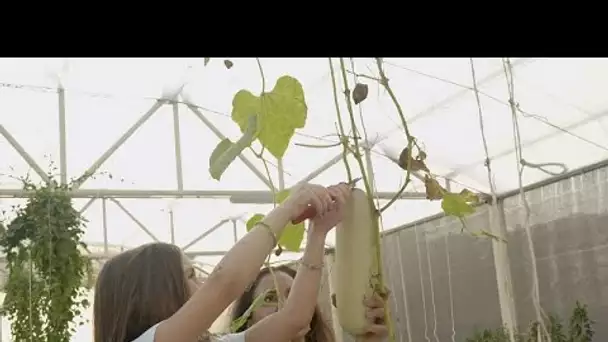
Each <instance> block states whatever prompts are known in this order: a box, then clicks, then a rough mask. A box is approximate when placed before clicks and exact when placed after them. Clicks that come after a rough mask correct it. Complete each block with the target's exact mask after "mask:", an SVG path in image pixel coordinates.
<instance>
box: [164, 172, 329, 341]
mask: <svg viewBox="0 0 608 342" xmlns="http://www.w3.org/2000/svg"><path fill="white" fill-rule="evenodd" d="M309 205H312V206H313V207H315V209H316V212H317V216H319V215H323V214H325V213H326V212H327V211H328V210H329V209H330V208H331V206H332V205H333V200H332V198H331V196H330V193H329V191H328V190H327V189H326V188H325V187H322V186H319V185H310V184H306V185H303V186H301V187H299V188H297V189H294V191H292V194H291V195H290V196H289V198H288V199H287V200H285V201H284V202H283V203H282V204H281V205H280V206H278V207H277V208H275V209H274V210H272V211H271V212H270V213H269V214H268V215H266V217H265V218H264V219H263V220H262V221H261V222H260V223H259V224H257V225H256V226H255V227H254V228H253V229H252V230H251V231H250V232H249V233H247V234H246V235H245V236H244V237H243V238H242V239H240V240H239V241H238V242H237V243H236V244H235V245H234V246H233V247H232V248H231V249H230V250H229V251H228V253H226V255H225V256H224V257H223V258H222V260H221V261H220V263H219V264H218V265H217V266H216V267H215V269H214V270H213V272H212V273H211V275H210V276H209V277H208V278H207V280H206V281H205V282H204V283H203V284H202V285H201V286H200V288H199V289H198V290H197V291H196V293H195V294H194V295H193V296H192V297H191V298H190V300H188V302H187V303H186V304H185V305H184V306H183V307H182V308H181V309H180V310H179V311H178V312H177V313H175V314H174V315H173V316H172V317H171V318H169V319H167V320H166V321H164V322H163V323H161V324H160V325H159V326H158V328H157V330H156V334H155V335H156V336H155V338H154V341H155V342H192V341H196V339H197V338H198V336H200V335H201V334H203V333H204V332H206V331H207V329H209V327H210V326H211V324H212V323H213V322H214V321H215V320H216V319H217V317H219V315H220V314H221V313H222V312H223V311H224V309H226V307H228V305H230V303H232V302H233V301H234V300H235V299H236V298H237V297H238V296H240V295H241V294H242V293H243V292H244V290H245V288H246V287H247V286H248V285H249V283H251V282H252V281H253V280H254V279H255V277H256V276H257V274H258V272H259V270H260V267H261V266H262V264H263V263H264V261H265V259H266V257H267V256H268V254H269V253H270V252H271V251H272V249H273V248H274V247H275V245H276V243H277V241H278V239H279V237H280V236H281V234H282V232H283V230H284V229H285V226H286V225H287V223H288V222H289V221H291V220H292V219H294V218H295V217H297V216H299V215H300V214H301V213H303V212H304V211H305V210H306V209H307V208H308V206H309Z"/></svg>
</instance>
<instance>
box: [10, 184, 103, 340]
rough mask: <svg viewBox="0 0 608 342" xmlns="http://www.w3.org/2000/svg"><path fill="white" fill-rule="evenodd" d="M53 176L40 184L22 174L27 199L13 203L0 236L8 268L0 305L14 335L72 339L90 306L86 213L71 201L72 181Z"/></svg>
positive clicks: (32, 337)
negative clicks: (8, 220) (1, 304)
mask: <svg viewBox="0 0 608 342" xmlns="http://www.w3.org/2000/svg"><path fill="white" fill-rule="evenodd" d="M49 179H50V181H49V182H48V183H46V184H43V185H39V186H38V185H35V184H33V183H31V182H30V181H29V180H28V179H21V181H22V182H23V187H24V190H26V191H28V192H29V196H28V198H27V202H26V204H25V205H24V206H14V207H13V214H14V218H13V220H12V221H11V222H10V223H8V224H7V225H6V228H5V229H4V231H3V232H2V236H1V237H0V247H1V248H2V249H3V252H4V253H5V254H6V261H7V269H8V277H7V282H6V285H5V292H6V297H5V300H4V303H3V308H2V309H3V312H4V314H5V315H6V316H8V318H9V319H10V321H11V331H12V334H13V338H14V339H15V340H16V341H53V342H69V340H70V337H71V336H72V335H73V333H74V332H75V328H76V327H75V325H74V323H75V320H76V319H77V318H80V316H81V314H82V311H83V310H84V309H85V308H86V307H88V306H89V302H88V301H87V299H86V298H85V294H86V288H85V286H86V285H90V284H88V282H89V281H90V277H91V271H92V269H91V262H90V260H89V258H88V257H87V255H86V252H85V249H86V245H85V244H84V243H83V242H82V241H81V238H82V236H83V234H84V230H83V228H84V223H85V219H84V218H83V217H82V216H81V214H80V213H79V212H78V210H76V209H74V207H73V206H72V199H71V197H70V195H69V190H70V187H71V184H72V183H70V184H66V185H64V184H59V183H58V182H57V181H55V180H54V179H53V175H52V174H51V173H49ZM83 285H84V286H83ZM79 323H80V324H82V323H84V322H79Z"/></svg>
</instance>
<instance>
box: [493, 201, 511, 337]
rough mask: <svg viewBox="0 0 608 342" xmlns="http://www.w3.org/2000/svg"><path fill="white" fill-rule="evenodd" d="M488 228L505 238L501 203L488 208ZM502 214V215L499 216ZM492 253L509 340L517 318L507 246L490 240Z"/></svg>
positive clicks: (501, 311)
mask: <svg viewBox="0 0 608 342" xmlns="http://www.w3.org/2000/svg"><path fill="white" fill-rule="evenodd" d="M488 209H489V216H490V222H489V223H490V228H491V229H492V233H493V234H494V235H496V236H499V237H503V238H504V237H506V236H507V227H506V223H505V220H504V217H503V215H504V211H503V210H504V209H503V207H502V202H499V203H493V204H492V205H491V206H490V207H489V208H488ZM501 213H502V215H501ZM492 251H493V254H494V268H495V269H496V284H497V288H498V301H499V305H500V314H501V317H502V322H503V325H504V326H505V328H507V331H509V334H510V335H511V340H512V341H514V339H513V336H514V333H515V331H516V330H517V316H516V311H515V300H514V297H513V282H512V278H511V262H510V260H509V253H508V249H507V244H506V243H505V242H502V241H497V240H496V239H492Z"/></svg>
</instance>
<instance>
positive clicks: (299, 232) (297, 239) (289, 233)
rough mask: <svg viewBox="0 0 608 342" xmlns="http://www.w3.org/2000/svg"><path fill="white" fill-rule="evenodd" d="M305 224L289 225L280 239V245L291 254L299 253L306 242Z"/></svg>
mask: <svg viewBox="0 0 608 342" xmlns="http://www.w3.org/2000/svg"><path fill="white" fill-rule="evenodd" d="M304 231H305V229H304V222H301V223H298V224H295V225H294V224H291V223H290V224H288V225H287V227H285V230H284V231H283V235H281V238H280V239H279V245H281V246H283V247H284V248H285V249H286V250H288V251H291V252H298V251H299V250H300V246H301V245H302V241H303V240H304Z"/></svg>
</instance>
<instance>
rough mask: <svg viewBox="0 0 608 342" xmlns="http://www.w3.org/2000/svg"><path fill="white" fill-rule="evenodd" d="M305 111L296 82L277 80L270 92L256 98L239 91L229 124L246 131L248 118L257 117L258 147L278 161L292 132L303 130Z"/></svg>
mask: <svg viewBox="0 0 608 342" xmlns="http://www.w3.org/2000/svg"><path fill="white" fill-rule="evenodd" d="M307 113H308V107H307V106H306V101H305V99H304V89H303V88H302V85H301V84H300V82H299V81H298V80H297V79H295V78H293V77H290V76H282V77H281V78H279V79H278V80H277V83H276V85H275V86H274V88H273V89H272V91H271V92H266V93H263V94H262V95H261V96H260V97H257V96H255V95H253V94H252V93H251V92H249V91H248V90H240V91H239V92H237V93H236V94H235V95H234V98H233V100H232V120H233V121H234V122H236V123H237V124H238V125H239V127H240V128H241V131H242V132H245V131H246V129H247V120H248V117H249V116H250V115H252V114H257V115H258V116H259V119H258V127H259V134H258V139H259V141H260V143H261V144H262V145H263V146H264V147H265V148H266V149H267V150H268V151H270V153H271V154H272V155H273V156H275V157H276V158H282V157H283V155H284V154H285V151H286V150H287V147H289V142H290V140H291V137H293V135H294V133H295V130H296V129H298V128H302V127H304V125H305V123H306V117H307Z"/></svg>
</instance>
